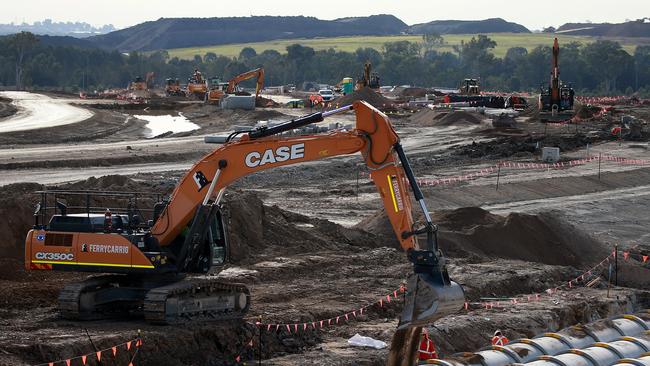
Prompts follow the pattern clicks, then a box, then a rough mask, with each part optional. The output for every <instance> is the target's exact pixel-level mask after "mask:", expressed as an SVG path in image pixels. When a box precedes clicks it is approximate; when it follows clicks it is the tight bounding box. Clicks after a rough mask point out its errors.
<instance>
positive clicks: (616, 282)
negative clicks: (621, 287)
mask: <svg viewBox="0 0 650 366" xmlns="http://www.w3.org/2000/svg"><path fill="white" fill-rule="evenodd" d="M614 285H615V286H618V244H614Z"/></svg>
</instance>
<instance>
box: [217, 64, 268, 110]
mask: <svg viewBox="0 0 650 366" xmlns="http://www.w3.org/2000/svg"><path fill="white" fill-rule="evenodd" d="M252 78H257V80H256V84H255V99H257V98H258V97H259V95H260V92H261V91H262V89H263V88H264V68H262V67H260V68H257V69H254V70H250V71H246V72H244V73H242V74H239V75H237V76H235V77H234V78H232V79H230V80H228V82H222V81H221V79H219V78H218V77H214V78H211V79H210V80H209V82H208V86H209V87H208V88H209V91H208V96H207V98H206V102H207V103H210V104H219V102H220V101H221V99H222V98H223V97H225V96H226V95H228V94H233V95H240V94H242V93H241V92H240V91H239V90H237V89H238V88H237V87H238V86H239V83H241V82H242V81H245V80H249V79H252Z"/></svg>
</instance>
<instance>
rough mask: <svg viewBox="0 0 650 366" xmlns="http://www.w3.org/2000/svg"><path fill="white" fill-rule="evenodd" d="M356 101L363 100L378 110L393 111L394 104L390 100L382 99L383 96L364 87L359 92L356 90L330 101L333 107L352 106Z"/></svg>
mask: <svg viewBox="0 0 650 366" xmlns="http://www.w3.org/2000/svg"><path fill="white" fill-rule="evenodd" d="M357 100H364V101H366V102H368V103H370V104H371V105H372V106H373V107H375V108H377V109H379V110H386V109H394V108H395V104H394V103H393V101H391V100H390V99H388V98H386V97H384V96H383V95H381V94H379V93H377V92H376V91H374V90H372V89H370V88H368V87H365V88H363V89H361V90H357V91H355V92H354V93H352V94H348V95H345V96H342V97H339V98H336V99H334V100H333V101H332V104H333V105H338V106H341V107H342V106H345V105H348V104H352V103H354V102H356V101H357Z"/></svg>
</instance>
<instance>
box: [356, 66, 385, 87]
mask: <svg viewBox="0 0 650 366" xmlns="http://www.w3.org/2000/svg"><path fill="white" fill-rule="evenodd" d="M365 87H368V88H370V89H373V90H375V91H377V90H379V87H380V83H379V74H377V73H376V72H372V64H371V63H370V62H366V63H365V64H364V65H363V75H362V76H361V77H360V78H359V79H358V80H357V83H356V85H355V86H354V90H361V89H363V88H365Z"/></svg>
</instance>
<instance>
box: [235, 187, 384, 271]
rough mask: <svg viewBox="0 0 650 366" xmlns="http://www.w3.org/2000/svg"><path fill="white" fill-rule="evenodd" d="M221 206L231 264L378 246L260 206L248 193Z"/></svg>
mask: <svg viewBox="0 0 650 366" xmlns="http://www.w3.org/2000/svg"><path fill="white" fill-rule="evenodd" d="M225 202H226V207H227V208H228V213H229V218H230V224H229V234H230V246H231V247H230V254H231V260H232V261H233V262H234V263H247V262H249V261H250V260H252V259H253V258H255V257H259V256H262V257H263V256H266V255H268V256H270V257H273V256H278V255H291V254H296V253H311V252H316V251H318V250H335V251H338V250H341V249H342V248H344V247H346V246H350V245H352V246H364V247H378V246H381V245H379V243H378V242H376V241H374V240H372V238H370V237H368V236H367V235H365V232H363V231H361V230H357V229H349V228H345V227H343V226H341V225H338V224H335V223H333V222H331V221H327V220H321V219H314V218H310V217H307V216H303V215H300V214H296V213H293V212H290V211H285V210H282V209H280V208H278V207H277V206H267V205H264V204H263V202H262V200H260V199H259V198H258V197H257V195H256V194H254V193H251V192H241V191H233V192H231V193H230V194H228V195H226V198H225Z"/></svg>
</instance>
